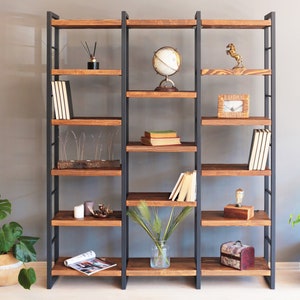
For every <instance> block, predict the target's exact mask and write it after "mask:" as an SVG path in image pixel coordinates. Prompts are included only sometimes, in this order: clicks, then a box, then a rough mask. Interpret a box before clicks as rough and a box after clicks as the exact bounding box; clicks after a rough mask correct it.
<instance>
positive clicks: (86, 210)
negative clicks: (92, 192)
mask: <svg viewBox="0 0 300 300" xmlns="http://www.w3.org/2000/svg"><path fill="white" fill-rule="evenodd" d="M93 207H94V202H93V201H85V202H84V216H91V215H92V213H91V211H90V209H91V210H93Z"/></svg>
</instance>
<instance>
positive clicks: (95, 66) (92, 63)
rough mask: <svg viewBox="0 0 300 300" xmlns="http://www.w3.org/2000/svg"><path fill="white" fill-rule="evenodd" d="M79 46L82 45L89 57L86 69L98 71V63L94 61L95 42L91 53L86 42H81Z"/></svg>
mask: <svg viewBox="0 0 300 300" xmlns="http://www.w3.org/2000/svg"><path fill="white" fill-rule="evenodd" d="M81 44H82V46H83V48H84V50H85V51H86V52H87V54H88V55H89V57H90V61H89V62H88V63H87V68H88V69H92V70H97V69H99V62H97V61H96V57H95V54H96V48H97V42H95V44H94V50H93V53H92V52H91V51H90V48H89V46H88V44H87V42H85V44H84V43H83V42H81Z"/></svg>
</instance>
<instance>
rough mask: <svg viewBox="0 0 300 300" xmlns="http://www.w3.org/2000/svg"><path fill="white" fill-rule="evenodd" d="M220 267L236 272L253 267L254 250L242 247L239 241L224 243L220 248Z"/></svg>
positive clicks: (245, 246) (246, 246) (250, 247)
mask: <svg viewBox="0 0 300 300" xmlns="http://www.w3.org/2000/svg"><path fill="white" fill-rule="evenodd" d="M220 262H221V264H222V265H225V266H228V267H232V268H234V269H238V270H247V269H249V268H251V267H253V266H254V248H253V247H252V246H248V245H243V244H242V243H241V241H236V242H231V241H230V242H226V243H223V244H222V245H221V248H220Z"/></svg>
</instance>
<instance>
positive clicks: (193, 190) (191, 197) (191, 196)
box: [186, 170, 197, 201]
mask: <svg viewBox="0 0 300 300" xmlns="http://www.w3.org/2000/svg"><path fill="white" fill-rule="evenodd" d="M191 177H192V179H191V184H190V188H189V190H188V193H187V196H186V201H196V196H197V184H196V181H197V171H196V170H194V171H193V172H192V175H191Z"/></svg>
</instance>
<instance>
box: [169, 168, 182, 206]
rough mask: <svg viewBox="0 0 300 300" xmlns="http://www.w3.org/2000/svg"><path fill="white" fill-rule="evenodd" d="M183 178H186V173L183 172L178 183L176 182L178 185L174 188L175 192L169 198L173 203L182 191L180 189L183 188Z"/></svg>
mask: <svg viewBox="0 0 300 300" xmlns="http://www.w3.org/2000/svg"><path fill="white" fill-rule="evenodd" d="M183 176H184V173H183V172H182V173H180V175H179V177H178V179H177V182H176V184H175V186H174V188H173V190H172V192H171V194H170V196H169V199H171V200H172V201H174V200H175V199H176V197H177V195H178V193H179V191H180V188H181V185H182V178H183Z"/></svg>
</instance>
